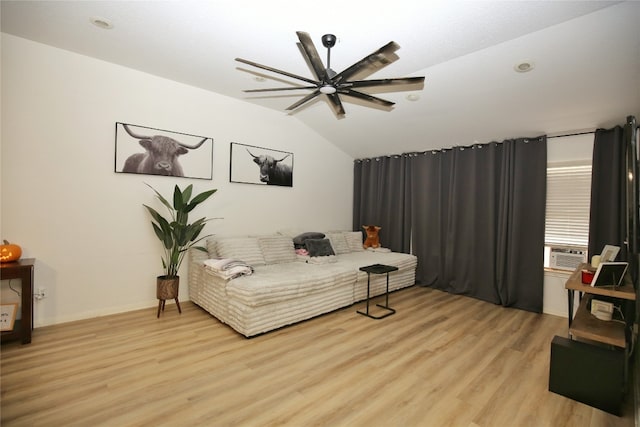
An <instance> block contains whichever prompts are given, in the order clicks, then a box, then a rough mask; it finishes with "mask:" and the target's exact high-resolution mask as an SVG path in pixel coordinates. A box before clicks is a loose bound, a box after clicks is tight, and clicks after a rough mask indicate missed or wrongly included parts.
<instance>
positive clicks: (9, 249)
mask: <svg viewBox="0 0 640 427" xmlns="http://www.w3.org/2000/svg"><path fill="white" fill-rule="evenodd" d="M21 256H22V248H21V247H20V246H18V245H16V244H13V243H9V242H7V241H6V240H4V245H0V262H12V261H17V260H19V259H20V257H21Z"/></svg>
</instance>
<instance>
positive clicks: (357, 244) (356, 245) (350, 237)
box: [342, 231, 364, 252]
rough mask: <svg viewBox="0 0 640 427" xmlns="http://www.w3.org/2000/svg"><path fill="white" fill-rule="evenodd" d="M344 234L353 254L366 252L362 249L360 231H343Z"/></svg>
mask: <svg viewBox="0 0 640 427" xmlns="http://www.w3.org/2000/svg"><path fill="white" fill-rule="evenodd" d="M342 234H343V235H344V238H345V239H346V241H347V245H349V249H350V250H351V252H360V251H364V248H363V247H362V233H361V232H360V231H343V232H342Z"/></svg>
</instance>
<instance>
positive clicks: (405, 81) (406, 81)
mask: <svg viewBox="0 0 640 427" xmlns="http://www.w3.org/2000/svg"><path fill="white" fill-rule="evenodd" d="M418 83H424V77H401V78H397V79H377V80H354V81H350V82H344V83H342V84H340V87H344V88H352V87H373V86H395V85H411V84H418Z"/></svg>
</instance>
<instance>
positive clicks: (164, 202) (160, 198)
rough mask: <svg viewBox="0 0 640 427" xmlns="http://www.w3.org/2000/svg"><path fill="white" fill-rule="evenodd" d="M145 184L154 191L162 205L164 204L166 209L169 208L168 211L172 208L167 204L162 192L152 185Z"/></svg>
mask: <svg viewBox="0 0 640 427" xmlns="http://www.w3.org/2000/svg"><path fill="white" fill-rule="evenodd" d="M145 184H146V183H145ZM146 185H147V187H149V188H151V189H152V190H153V192H154V193H156V197H157V198H158V199H159V200H160V201H161V202H162V204H163V205H165V206H166V207H167V209H169V211H171V210H172V209H173V207H172V206H171V205H170V204H169V202H168V201H167V199H165V198H164V197H162V194H160V193H158V191H157V190H156V189H155V188H153V187H152V186H150V185H149V184H146Z"/></svg>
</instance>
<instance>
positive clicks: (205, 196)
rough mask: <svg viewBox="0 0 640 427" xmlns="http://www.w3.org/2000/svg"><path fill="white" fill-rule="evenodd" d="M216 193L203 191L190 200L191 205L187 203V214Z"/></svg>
mask: <svg viewBox="0 0 640 427" xmlns="http://www.w3.org/2000/svg"><path fill="white" fill-rule="evenodd" d="M216 191H218V190H217V189H214V190H209V191H203V192H202V193H200V194H198V195H197V196H196V197H194V198H193V200H191V203H189V206H187V212H191V211H192V210H193V209H194V208H195V207H196V206H198V205H199V204H200V203H202V202H204V201H205V200H207V199H208V198H209V197H211V196H212V195H213V194H214V193H215V192H216Z"/></svg>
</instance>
